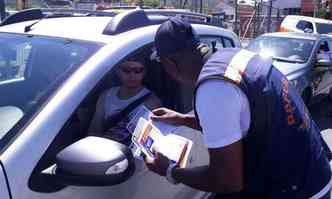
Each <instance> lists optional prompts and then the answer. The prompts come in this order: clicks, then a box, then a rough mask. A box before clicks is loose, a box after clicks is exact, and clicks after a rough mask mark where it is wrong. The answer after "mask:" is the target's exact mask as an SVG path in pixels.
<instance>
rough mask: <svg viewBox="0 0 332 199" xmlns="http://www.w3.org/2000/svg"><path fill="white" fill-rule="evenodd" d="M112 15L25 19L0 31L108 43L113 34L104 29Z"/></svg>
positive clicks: (2, 27)
mask: <svg viewBox="0 0 332 199" xmlns="http://www.w3.org/2000/svg"><path fill="white" fill-rule="evenodd" d="M111 19H112V17H60V18H45V19H42V20H40V21H39V22H37V21H38V20H31V21H24V22H20V23H14V24H10V25H5V26H1V27H0V32H9V33H22V34H29V35H44V36H55V37H64V38H71V39H80V40H88V41H94V42H102V43H108V42H109V40H110V39H111V38H112V36H109V35H104V34H103V30H104V28H105V27H106V26H107V24H108V23H109V22H110V21H111ZM35 22H37V23H36V24H35V25H33V26H32V27H31V31H29V32H27V33H25V32H24V28H25V26H28V25H31V24H33V23H35Z"/></svg>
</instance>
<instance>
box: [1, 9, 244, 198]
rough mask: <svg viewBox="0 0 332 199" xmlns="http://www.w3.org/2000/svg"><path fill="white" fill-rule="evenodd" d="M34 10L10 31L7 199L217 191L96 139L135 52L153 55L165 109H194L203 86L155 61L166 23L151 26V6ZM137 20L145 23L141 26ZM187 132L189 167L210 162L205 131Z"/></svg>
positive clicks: (4, 67) (210, 30)
mask: <svg viewBox="0 0 332 199" xmlns="http://www.w3.org/2000/svg"><path fill="white" fill-rule="evenodd" d="M29 12H30V14H29V15H30V17H31V16H34V17H35V19H34V20H29V21H25V18H24V17H23V18H22V17H21V18H20V17H16V18H15V16H14V18H12V19H11V21H9V22H8V21H7V22H6V23H4V24H7V25H3V26H1V27H0V93H1V96H0V121H1V122H0V198H1V199H31V198H42V199H51V198H52V199H60V198H61V199H73V198H80V199H91V198H93V199H111V198H114V199H118V198H125V199H131V198H132V199H146V198H158V199H181V198H206V197H208V195H209V194H208V193H204V192H200V191H198V190H194V189H191V188H189V187H187V186H184V185H177V186H175V185H172V184H170V183H169V182H168V181H167V180H166V179H165V178H163V177H160V176H158V175H156V174H154V173H152V172H150V171H148V170H147V168H146V167H145V164H144V163H143V162H142V161H140V160H133V158H132V155H131V152H130V150H129V149H128V148H127V147H125V146H124V145H120V144H118V143H116V142H114V141H111V140H106V139H101V138H96V137H86V132H87V128H88V126H89V123H90V120H91V116H92V114H93V113H94V109H95V106H96V100H97V98H98V96H99V95H100V93H101V91H102V90H103V89H105V88H109V87H110V86H112V85H116V84H118V83H119V82H118V80H117V79H116V75H115V71H114V68H115V67H116V66H117V64H118V63H120V62H122V61H123V60H125V59H128V58H133V57H136V58H146V59H145V60H146V65H147V67H148V68H149V69H148V70H149V72H148V76H147V84H148V85H147V86H148V87H149V88H150V89H151V90H153V91H154V92H155V93H156V94H157V95H158V96H159V97H160V98H161V100H162V101H163V104H164V105H166V106H168V107H170V108H173V109H176V110H178V111H181V112H188V111H191V110H192V107H191V92H192V89H193V88H187V87H185V86H183V85H179V84H177V83H175V82H174V81H172V80H170V78H169V77H168V76H167V75H166V74H165V72H164V70H163V69H162V66H161V64H160V63H159V62H156V61H152V60H150V59H149V57H150V54H151V52H152V50H151V49H152V48H153V40H154V35H155V32H156V30H157V28H158V25H149V24H153V23H152V21H149V20H150V18H147V17H146V15H145V12H144V11H143V10H135V11H128V12H126V13H124V14H120V15H116V16H114V17H110V16H107V15H110V13H105V12H91V13H88V14H85V15H84V14H83V15H82V14H81V15H80V17H77V15H75V16H74V14H73V16H72V17H70V16H69V14H68V13H67V14H66V17H61V16H64V15H52V16H51V15H50V11H48V14H44V13H43V12H42V11H41V10H29V11H25V14H27V13H29ZM31 13H34V14H31ZM36 13H37V14H36ZM38 13H39V14H40V15H38ZM18 14H19V13H18ZM91 15H96V16H91ZM99 15H104V16H99ZM16 16H17V15H16ZM141 17H143V18H141ZM137 19H140V20H139V22H142V24H138V23H136V22H137V21H135V23H131V22H132V20H137ZM159 19H160V18H159ZM13 21H15V22H16V23H11V22H13ZM19 21H21V22H19ZM143 22H144V23H145V22H147V23H145V24H144V23H143ZM193 27H194V29H195V30H196V31H197V33H198V34H199V35H200V36H201V39H202V41H203V42H206V43H208V44H210V45H213V44H215V46H216V47H218V48H222V47H239V46H240V42H239V39H238V38H237V36H236V35H235V34H234V33H232V32H229V31H227V30H224V29H222V28H219V27H214V26H211V25H202V24H193ZM177 133H178V134H179V135H181V136H184V137H187V138H189V139H191V140H193V142H194V146H193V151H192V152H193V153H192V158H191V159H190V161H189V167H192V166H197V165H204V164H207V162H208V153H207V150H206V149H205V147H204V145H203V142H202V136H201V133H200V132H198V131H195V130H193V129H190V128H187V127H181V128H178V130H177ZM77 141H78V142H77Z"/></svg>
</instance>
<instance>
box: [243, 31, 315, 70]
mask: <svg viewBox="0 0 332 199" xmlns="http://www.w3.org/2000/svg"><path fill="white" fill-rule="evenodd" d="M314 44H315V40H311V39H299V38H288V37H275V36H260V37H257V38H256V39H254V40H252V41H251V42H250V43H249V45H248V46H247V49H248V50H251V51H254V52H257V53H259V54H261V55H262V56H264V57H269V56H271V57H273V58H274V59H275V60H276V61H286V62H287V61H288V62H300V63H302V62H303V63H304V62H307V61H308V59H309V57H310V56H311V52H312V49H313V46H314Z"/></svg>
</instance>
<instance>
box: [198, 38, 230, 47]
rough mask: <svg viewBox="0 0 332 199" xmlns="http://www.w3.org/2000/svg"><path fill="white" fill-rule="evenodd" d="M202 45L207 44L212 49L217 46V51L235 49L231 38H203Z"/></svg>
mask: <svg viewBox="0 0 332 199" xmlns="http://www.w3.org/2000/svg"><path fill="white" fill-rule="evenodd" d="M200 40H201V42H202V43H205V44H207V45H208V46H209V47H210V48H211V47H212V46H213V43H214V44H215V47H216V48H217V49H220V48H230V47H234V42H233V41H232V40H231V39H230V38H226V37H218V36H201V37H200Z"/></svg>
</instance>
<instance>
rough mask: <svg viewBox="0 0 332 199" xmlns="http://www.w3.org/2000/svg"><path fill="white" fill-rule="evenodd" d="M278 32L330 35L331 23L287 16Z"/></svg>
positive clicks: (297, 16)
mask: <svg viewBox="0 0 332 199" xmlns="http://www.w3.org/2000/svg"><path fill="white" fill-rule="evenodd" d="M279 32H307V33H318V34H328V33H332V21H331V20H326V19H320V18H314V17H306V16H299V15H288V16H286V17H285V19H284V20H283V21H282V23H281V25H280V28H279Z"/></svg>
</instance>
